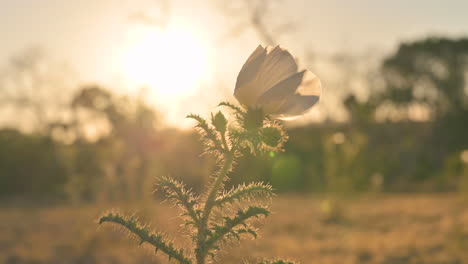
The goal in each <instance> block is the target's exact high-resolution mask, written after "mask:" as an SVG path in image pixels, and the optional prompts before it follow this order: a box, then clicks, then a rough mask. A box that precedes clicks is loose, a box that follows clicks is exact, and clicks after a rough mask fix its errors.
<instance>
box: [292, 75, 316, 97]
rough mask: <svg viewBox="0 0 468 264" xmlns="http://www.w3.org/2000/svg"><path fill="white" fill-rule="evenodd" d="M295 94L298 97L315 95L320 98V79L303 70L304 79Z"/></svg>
mask: <svg viewBox="0 0 468 264" xmlns="http://www.w3.org/2000/svg"><path fill="white" fill-rule="evenodd" d="M296 93H298V94H300V95H315V96H320V95H321V93H322V82H321V81H320V79H319V78H318V77H317V75H315V74H314V73H312V72H311V71H309V70H305V72H304V78H303V79H302V83H301V85H300V86H299V87H298V88H297V91H296Z"/></svg>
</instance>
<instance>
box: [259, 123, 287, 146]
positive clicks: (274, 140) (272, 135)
mask: <svg viewBox="0 0 468 264" xmlns="http://www.w3.org/2000/svg"><path fill="white" fill-rule="evenodd" d="M281 137H282V135H281V131H280V130H279V129H278V128H276V127H264V128H263V129H262V139H263V142H265V144H267V145H268V146H270V147H276V146H278V145H279V143H280V141H281Z"/></svg>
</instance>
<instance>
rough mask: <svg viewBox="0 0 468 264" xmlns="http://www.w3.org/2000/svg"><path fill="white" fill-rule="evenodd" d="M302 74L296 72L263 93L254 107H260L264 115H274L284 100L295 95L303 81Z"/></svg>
mask: <svg viewBox="0 0 468 264" xmlns="http://www.w3.org/2000/svg"><path fill="white" fill-rule="evenodd" d="M304 72H305V71H302V72H298V73H296V74H294V75H292V76H290V77H289V78H287V79H285V80H283V81H281V82H279V83H278V84H276V85H275V86H274V87H273V88H271V89H269V90H267V91H266V92H264V93H263V94H262V95H261V96H260V97H259V98H258V100H257V102H256V105H257V106H259V107H262V108H263V109H264V110H265V112H266V113H269V114H275V113H276V112H277V111H278V110H279V108H280V107H281V105H283V104H284V103H285V101H286V99H287V98H288V97H289V96H291V95H294V94H295V93H296V90H297V89H298V87H299V86H300V85H301V83H302V81H303V77H304Z"/></svg>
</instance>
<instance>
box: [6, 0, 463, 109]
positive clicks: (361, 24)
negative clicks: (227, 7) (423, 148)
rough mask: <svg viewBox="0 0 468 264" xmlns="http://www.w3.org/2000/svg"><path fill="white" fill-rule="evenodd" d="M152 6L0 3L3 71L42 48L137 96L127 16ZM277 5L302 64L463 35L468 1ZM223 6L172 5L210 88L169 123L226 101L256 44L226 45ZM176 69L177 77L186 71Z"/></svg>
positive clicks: (345, 0) (105, 0) (203, 0)
mask: <svg viewBox="0 0 468 264" xmlns="http://www.w3.org/2000/svg"><path fill="white" fill-rule="evenodd" d="M156 1H157V0H112V1H111V0H79V1H71V0H0V36H1V37H0V39H1V43H0V69H1V67H2V66H4V65H5V64H6V63H7V61H8V58H10V57H11V56H12V55H15V54H20V53H21V52H22V51H23V50H25V49H26V48H28V47H31V46H40V47H43V48H44V49H45V50H46V51H47V53H48V55H50V56H51V57H53V58H54V59H55V60H59V61H64V62H67V63H68V64H69V65H70V66H71V67H73V68H74V69H75V70H76V72H77V73H78V75H79V79H80V80H81V81H82V82H98V83H102V84H104V85H108V86H110V87H119V89H123V90H131V89H134V88H129V87H127V86H129V84H128V83H126V82H125V81H123V79H125V72H122V71H123V70H122V67H120V64H119V63H120V59H121V57H122V53H124V52H125V50H126V47H127V45H128V42H129V32H130V31H132V30H133V29H135V28H136V27H141V25H138V24H136V23H134V22H132V21H131V20H130V19H129V16H130V15H131V14H134V13H136V12H141V11H145V12H148V13H150V14H151V13H152V12H157V11H156V10H155V9H151V8H152V7H154V5H153V4H154V2H156ZM275 2H278V3H277V4H276V5H275V7H274V8H273V9H272V10H271V14H270V18H271V19H272V20H274V22H275V23H276V22H282V21H284V22H294V23H295V25H296V29H295V31H294V32H290V33H288V34H287V35H284V36H283V37H281V38H280V39H279V42H280V43H281V44H282V46H284V47H287V48H289V49H291V51H292V52H293V54H295V55H296V56H298V57H299V58H300V56H301V55H303V51H304V50H306V49H309V50H313V51H314V52H319V53H320V52H335V51H349V52H363V51H365V50H367V49H371V48H376V49H379V50H382V51H385V52H391V51H392V50H394V49H395V47H396V46H397V44H398V43H399V42H400V41H402V40H413V39H417V38H421V37H425V36H427V35H430V34H436V35H445V36H455V37H459V36H465V35H468V15H467V14H466V11H467V10H468V1H466V0H447V1H442V0H393V1H388V0H288V1H286V0H282V1H281V0H279V1H275ZM223 4H224V1H221V0H186V1H183V0H176V1H170V7H171V8H170V13H169V14H170V20H169V24H170V25H171V24H175V25H178V26H179V27H183V28H185V29H186V30H187V31H190V32H192V34H193V35H195V36H196V38H197V39H198V40H199V44H200V43H201V45H203V46H204V49H205V51H207V56H208V62H207V63H205V66H204V67H206V69H205V70H204V74H203V76H202V77H201V78H200V80H199V81H200V83H199V84H198V85H199V86H200V87H211V88H210V89H211V90H209V91H207V90H206V88H200V87H197V89H192V90H191V91H190V93H191V95H190V96H185V97H184V96H182V97H183V98H181V99H180V100H178V102H177V104H183V105H184V108H183V109H180V107H175V108H174V109H176V110H174V109H173V110H171V111H173V112H174V111H175V112H174V113H172V114H173V115H176V116H179V115H180V116H182V112H183V113H186V112H187V111H192V110H197V106H195V105H196V103H195V104H191V102H193V101H194V100H193V98H194V97H197V98H198V96H205V95H206V94H207V93H209V94H216V93H219V94H224V93H226V91H220V92H218V91H213V89H215V88H213V85H214V84H215V83H216V84H218V83H219V82H221V83H222V84H223V85H225V86H227V87H233V86H234V83H235V78H236V75H237V73H238V71H239V69H240V67H241V66H242V63H243V62H244V61H245V59H246V58H247V56H248V55H249V54H250V53H251V52H252V51H253V49H254V48H255V47H256V46H257V45H258V43H259V40H258V38H256V35H255V34H254V32H253V31H252V30H247V31H245V32H244V33H242V34H240V35H239V36H238V37H234V38H230V39H225V38H223V36H225V35H226V34H227V33H228V32H230V30H231V29H232V28H233V27H235V26H236V25H237V24H238V22H239V21H240V19H236V17H235V16H227V15H226V13H223V12H222V11H221V10H220V7H219V6H222V5H223ZM181 68H182V69H181V72H183V71H189V70H190V69H186V68H184V67H181ZM175 81H177V80H175ZM228 93H229V92H228ZM208 97H209V96H208ZM325 100H326V98H325ZM166 101H167V100H166ZM208 101H210V100H209V99H208ZM166 103H167V102H166ZM215 103H216V102H214V101H210V102H209V104H213V105H214V104H215ZM191 106H192V107H193V108H191ZM187 108H188V110H187ZM177 109H178V110H177ZM183 115H185V114H183Z"/></svg>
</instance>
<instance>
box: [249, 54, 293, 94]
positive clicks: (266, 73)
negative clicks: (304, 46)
mask: <svg viewBox="0 0 468 264" xmlns="http://www.w3.org/2000/svg"><path fill="white" fill-rule="evenodd" d="M295 73H297V64H296V61H295V60H294V57H293V56H292V55H291V54H290V53H289V52H288V51H287V50H285V49H282V48H281V47H280V46H276V47H275V48H274V49H273V50H271V52H269V53H268V54H267V56H266V58H265V61H264V62H263V65H262V67H261V69H260V70H259V72H258V78H259V84H260V86H259V89H260V90H259V94H262V93H264V92H265V91H266V90H268V89H270V88H272V87H273V86H275V85H276V84H277V83H279V82H281V81H282V80H284V79H286V78H288V77H290V76H291V75H293V74H295Z"/></svg>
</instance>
